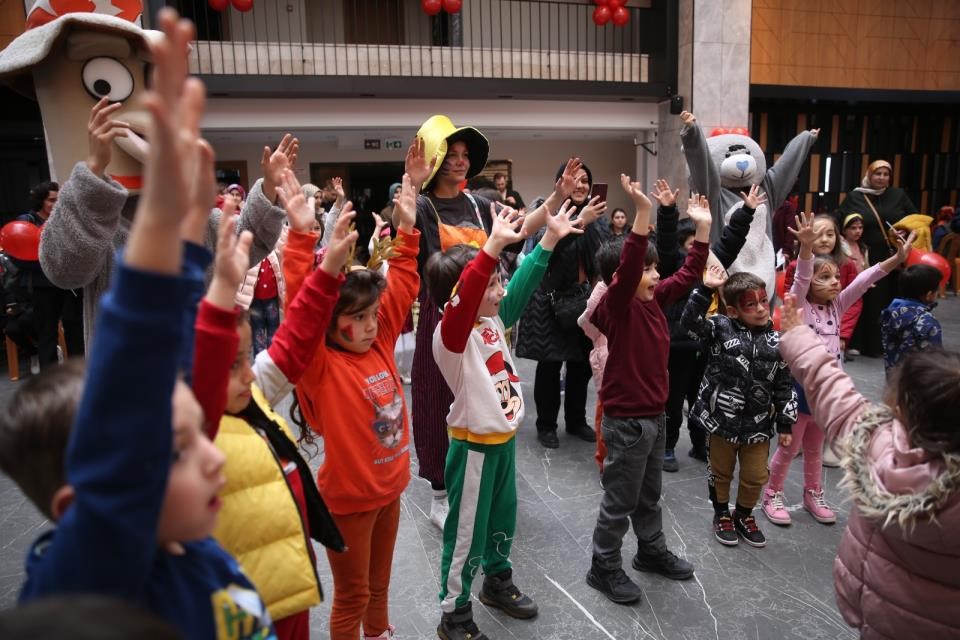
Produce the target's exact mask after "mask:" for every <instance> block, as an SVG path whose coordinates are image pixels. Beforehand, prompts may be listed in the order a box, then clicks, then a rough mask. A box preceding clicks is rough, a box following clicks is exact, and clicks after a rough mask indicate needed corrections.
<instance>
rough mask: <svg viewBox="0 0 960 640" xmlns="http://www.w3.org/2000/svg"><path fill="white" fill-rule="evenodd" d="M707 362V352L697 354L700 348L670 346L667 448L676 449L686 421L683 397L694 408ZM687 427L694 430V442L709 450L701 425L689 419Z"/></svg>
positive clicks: (698, 447) (704, 449)
mask: <svg viewBox="0 0 960 640" xmlns="http://www.w3.org/2000/svg"><path fill="white" fill-rule="evenodd" d="M706 366H707V357H706V355H705V354H702V353H701V354H700V355H699V357H698V356H697V352H696V351H691V350H687V349H670V361H669V363H668V364H667V369H668V372H669V375H670V395H669V396H668V397H667V443H666V448H667V449H676V448H677V441H678V440H679V439H680V425H681V424H683V401H684V400H686V401H687V404H689V405H690V407H691V408H693V403H694V402H696V401H697V394H698V393H699V391H700V381H701V380H703V372H704V369H706ZM687 429H688V430H689V431H690V443H691V444H692V445H693V446H694V448H695V449H697V450H699V451H706V441H707V436H706V433H705V432H704V430H703V429H701V428H700V427H699V425H696V424H691V423H690V420H689V418H688V419H687Z"/></svg>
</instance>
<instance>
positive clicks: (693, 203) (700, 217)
mask: <svg viewBox="0 0 960 640" xmlns="http://www.w3.org/2000/svg"><path fill="white" fill-rule="evenodd" d="M687 216H689V217H690V219H691V220H693V223H694V224H695V225H697V226H698V227H699V226H700V225H702V224H708V225H709V224H710V223H712V222H713V217H712V216H711V215H710V201H709V200H707V197H706V196H702V195H700V194H699V193H695V194H693V195H692V196H690V200H689V201H688V202H687Z"/></svg>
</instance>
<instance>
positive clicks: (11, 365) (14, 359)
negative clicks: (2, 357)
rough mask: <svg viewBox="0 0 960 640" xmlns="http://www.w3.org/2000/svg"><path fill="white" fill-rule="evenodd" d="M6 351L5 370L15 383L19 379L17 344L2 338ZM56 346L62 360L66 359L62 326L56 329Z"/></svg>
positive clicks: (5, 337) (65, 343)
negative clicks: (61, 355) (61, 354)
mask: <svg viewBox="0 0 960 640" xmlns="http://www.w3.org/2000/svg"><path fill="white" fill-rule="evenodd" d="M4 340H5V341H6V342H5V346H6V349H7V370H8V371H9V373H10V381H11V382H16V381H17V380H19V379H20V352H19V350H18V349H17V343H16V342H14V341H13V340H11V339H10V338H8V337H7V336H4ZM57 344H59V345H60V351H61V352H62V353H63V359H64V361H66V359H67V355H68V354H67V339H66V338H64V337H63V325H62V324H61V325H59V326H58V327H57Z"/></svg>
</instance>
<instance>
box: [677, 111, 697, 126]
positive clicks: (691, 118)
mask: <svg viewBox="0 0 960 640" xmlns="http://www.w3.org/2000/svg"><path fill="white" fill-rule="evenodd" d="M696 121H697V116H695V115H693V114H692V113H690V112H689V111H681V112H680V122H682V123H683V124H685V125H692V124H693V123H694V122H696Z"/></svg>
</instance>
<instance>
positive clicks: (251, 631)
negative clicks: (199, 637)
mask: <svg viewBox="0 0 960 640" xmlns="http://www.w3.org/2000/svg"><path fill="white" fill-rule="evenodd" d="M210 603H211V604H212V605H213V617H214V620H215V621H216V626H217V640H272V639H275V638H276V636H275V635H274V634H273V633H271V631H270V625H271V622H270V614H269V613H268V612H267V609H266V607H265V606H264V605H263V602H262V601H261V600H260V596H259V595H258V594H257V592H256V591H254V590H253V589H247V588H245V587H242V586H239V585H236V584H231V585H230V586H228V587H226V588H224V589H220V590H219V591H215V592H213V593H212V594H210Z"/></svg>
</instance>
